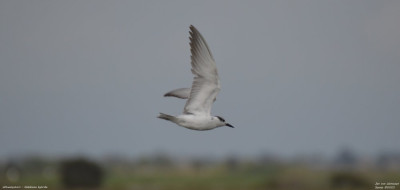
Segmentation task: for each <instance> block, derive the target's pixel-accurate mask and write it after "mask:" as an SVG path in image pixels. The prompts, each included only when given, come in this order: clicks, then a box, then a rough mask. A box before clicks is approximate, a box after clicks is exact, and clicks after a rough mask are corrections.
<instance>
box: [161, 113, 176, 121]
mask: <svg viewBox="0 0 400 190" xmlns="http://www.w3.org/2000/svg"><path fill="white" fill-rule="evenodd" d="M158 118H160V119H165V120H168V121H172V122H174V121H175V120H176V117H174V116H172V115H167V114H164V113H160V115H158Z"/></svg>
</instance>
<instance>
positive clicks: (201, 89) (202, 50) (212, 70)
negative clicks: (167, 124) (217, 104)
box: [183, 26, 220, 115]
mask: <svg viewBox="0 0 400 190" xmlns="http://www.w3.org/2000/svg"><path fill="white" fill-rule="evenodd" d="M190 51H191V53H192V55H191V60H192V61H191V64H192V73H193V74H194V75H195V76H194V79H193V83H192V89H191V91H190V96H189V99H188V100H187V101H186V105H185V108H184V111H183V113H185V114H196V115H210V113H211V106H212V103H213V102H214V100H215V99H216V97H217V95H218V92H219V90H220V83H219V77H218V71H217V66H216V65H215V61H214V58H213V57H212V54H211V51H210V49H209V48H208V46H207V43H206V41H205V40H204V38H203V36H201V34H200V32H199V31H198V30H197V29H196V28H195V27H194V26H190Z"/></svg>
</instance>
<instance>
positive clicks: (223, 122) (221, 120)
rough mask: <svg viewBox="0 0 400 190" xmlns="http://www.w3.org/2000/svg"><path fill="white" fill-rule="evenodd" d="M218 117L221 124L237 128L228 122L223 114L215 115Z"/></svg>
mask: <svg viewBox="0 0 400 190" xmlns="http://www.w3.org/2000/svg"><path fill="white" fill-rule="evenodd" d="M215 117H216V118H217V119H218V121H219V122H220V126H228V127H231V128H235V127H233V126H232V125H231V124H229V123H227V122H226V121H225V119H224V118H222V117H221V116H215Z"/></svg>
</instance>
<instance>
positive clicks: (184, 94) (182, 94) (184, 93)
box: [164, 88, 190, 99]
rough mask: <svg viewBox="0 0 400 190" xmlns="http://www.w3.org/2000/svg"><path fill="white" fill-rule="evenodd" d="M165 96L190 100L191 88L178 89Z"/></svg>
mask: <svg viewBox="0 0 400 190" xmlns="http://www.w3.org/2000/svg"><path fill="white" fill-rule="evenodd" d="M164 96H173V97H177V98H182V99H188V98H189V96H190V88H178V89H175V90H172V91H169V92H167V93H166V94H164Z"/></svg>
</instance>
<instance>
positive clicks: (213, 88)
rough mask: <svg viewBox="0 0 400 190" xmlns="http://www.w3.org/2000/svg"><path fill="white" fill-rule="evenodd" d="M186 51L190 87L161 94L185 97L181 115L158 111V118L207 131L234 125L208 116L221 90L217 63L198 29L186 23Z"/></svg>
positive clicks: (217, 117)
mask: <svg viewBox="0 0 400 190" xmlns="http://www.w3.org/2000/svg"><path fill="white" fill-rule="evenodd" d="M189 33H190V37H189V39H190V51H191V54H192V55H191V65H192V69H191V71H192V73H193V75H194V79H193V83H192V88H179V89H176V90H172V91H170V92H168V93H166V94H165V95H164V96H171V97H177V98H182V99H187V101H186V104H185V107H184V109H183V114H181V115H178V116H171V115H167V114H164V113H160V115H159V116H158V118H160V119H165V120H167V121H171V122H173V123H176V124H177V125H179V126H182V127H185V128H188V129H192V130H199V131H204V130H211V129H214V128H217V127H222V126H228V127H231V128H234V127H233V126H232V125H231V124H229V123H227V122H226V121H225V119H223V118H222V117H220V116H211V106H212V104H213V103H214V101H215V100H216V97H217V94H218V92H219V91H220V89H221V85H220V82H219V77H218V71H217V66H216V65H215V61H214V58H213V56H212V54H211V51H210V49H209V48H208V45H207V43H206V40H205V39H204V38H203V36H202V35H201V34H200V32H199V31H198V30H197V29H196V28H195V27H194V26H193V25H191V26H190V31H189Z"/></svg>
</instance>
